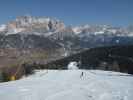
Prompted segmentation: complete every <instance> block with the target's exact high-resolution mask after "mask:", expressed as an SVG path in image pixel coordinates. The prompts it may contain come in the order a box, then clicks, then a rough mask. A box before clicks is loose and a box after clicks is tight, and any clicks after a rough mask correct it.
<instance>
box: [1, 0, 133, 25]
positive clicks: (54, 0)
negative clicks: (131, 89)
mask: <svg viewBox="0 0 133 100" xmlns="http://www.w3.org/2000/svg"><path fill="white" fill-rule="evenodd" d="M21 15H32V16H50V17H56V18H58V19H61V20H62V21H64V22H65V23H66V24H67V25H68V24H72V25H76V24H77V25H79V24H86V23H88V24H113V25H122V26H123V25H124V26H125V25H129V24H133V0H0V24H2V23H6V22H8V21H9V20H12V19H15V17H17V16H21Z"/></svg>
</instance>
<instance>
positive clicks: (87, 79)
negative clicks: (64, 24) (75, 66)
mask: <svg viewBox="0 0 133 100" xmlns="http://www.w3.org/2000/svg"><path fill="white" fill-rule="evenodd" d="M82 72H83V73H82ZM81 73H82V74H83V75H81ZM0 100H133V76H131V75H128V74H121V73H116V72H105V71H99V70H48V71H47V70H43V71H37V72H36V74H34V75H31V76H29V77H27V78H23V79H21V80H18V81H12V82H7V83H1V84H0Z"/></svg>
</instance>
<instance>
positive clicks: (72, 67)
mask: <svg viewBox="0 0 133 100" xmlns="http://www.w3.org/2000/svg"><path fill="white" fill-rule="evenodd" d="M67 68H68V69H69V70H76V69H78V63H77V62H75V61H74V62H70V63H69V64H68V67H67Z"/></svg>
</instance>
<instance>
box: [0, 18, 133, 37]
mask: <svg viewBox="0 0 133 100" xmlns="http://www.w3.org/2000/svg"><path fill="white" fill-rule="evenodd" d="M70 28H71V29H72V31H73V33H75V34H76V35H79V34H83V33H88V35H89V34H94V35H98V34H107V35H110V34H114V35H119V36H132V34H133V29H132V28H133V27H131V26H130V27H127V28H123V27H113V26H111V25H89V24H86V25H81V26H74V27H70ZM67 29H68V28H67V27H66V25H65V24H64V23H63V22H62V21H60V20H58V19H56V18H50V17H33V16H19V17H17V18H16V19H15V20H14V21H10V22H9V23H8V24H5V25H1V26H0V32H4V33H5V34H17V33H21V32H22V33H24V32H32V33H39V34H45V33H49V32H50V34H52V33H57V32H63V30H67Z"/></svg>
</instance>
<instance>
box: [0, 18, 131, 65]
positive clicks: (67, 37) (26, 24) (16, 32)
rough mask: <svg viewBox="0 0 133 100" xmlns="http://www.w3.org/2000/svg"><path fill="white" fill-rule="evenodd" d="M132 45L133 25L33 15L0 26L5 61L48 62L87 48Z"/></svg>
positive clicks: (2, 55) (1, 53)
mask: <svg viewBox="0 0 133 100" xmlns="http://www.w3.org/2000/svg"><path fill="white" fill-rule="evenodd" d="M132 44H133V26H129V27H125V28H124V27H113V26H111V25H81V26H66V25H65V24H64V23H63V22H62V21H60V20H58V19H56V18H50V17H33V16H20V17H17V18H16V19H15V20H13V21H10V22H8V23H7V24H3V25H0V57H1V59H5V60H7V58H2V57H8V59H10V58H11V59H12V58H14V60H16V59H15V57H16V58H17V59H20V58H21V60H20V61H22V59H23V60H24V61H28V60H31V59H33V58H36V59H34V61H37V60H38V59H40V60H39V63H40V62H43V63H44V62H45V61H46V62H47V61H51V60H55V59H59V58H62V57H66V56H69V55H71V54H75V53H78V52H80V51H82V50H85V49H87V48H93V47H101V46H117V45H132ZM40 52H41V53H40ZM44 52H45V53H44ZM25 58H26V59H25ZM11 59H10V60H11ZM10 60H9V61H10ZM2 62H3V61H2ZM0 66H1V62H0ZM2 66H3V65H2Z"/></svg>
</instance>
